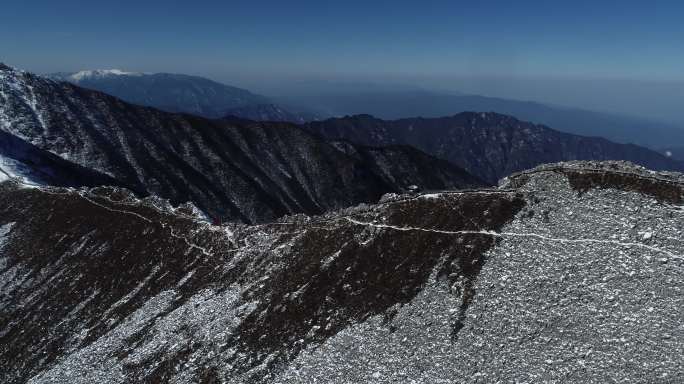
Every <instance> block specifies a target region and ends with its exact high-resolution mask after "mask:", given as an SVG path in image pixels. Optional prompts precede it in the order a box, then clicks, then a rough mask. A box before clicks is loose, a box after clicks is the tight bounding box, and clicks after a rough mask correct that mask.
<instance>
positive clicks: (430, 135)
mask: <svg viewBox="0 0 684 384" xmlns="http://www.w3.org/2000/svg"><path fill="white" fill-rule="evenodd" d="M304 127H305V128H306V129H308V130H310V131H312V132H316V133H318V134H321V135H322V136H324V137H327V138H329V139H344V140H350V141H352V142H355V143H359V144H363V145H376V146H383V145H392V144H407V145H412V146H414V147H416V148H418V149H420V150H423V151H425V152H427V153H430V154H432V155H435V156H437V157H439V158H442V159H445V160H448V161H450V162H452V163H453V164H456V165H458V166H460V167H463V168H465V169H466V170H468V171H469V172H470V173H472V174H474V175H477V176H479V177H481V178H483V179H484V180H487V181H489V182H492V183H494V182H496V181H497V180H498V179H500V178H501V177H503V176H506V175H508V174H510V173H512V172H516V171H520V170H523V169H527V168H531V167H534V166H536V165H539V164H544V163H552V162H558V161H567V160H628V161H632V162H634V163H637V164H641V165H644V166H646V167H649V168H652V169H658V170H681V169H682V166H681V164H679V163H677V162H675V161H673V160H671V159H668V158H666V157H665V156H663V155H661V154H659V153H657V152H654V151H651V150H648V149H646V148H642V147H638V146H635V145H630V144H616V143H612V142H610V141H608V140H605V139H602V138H595V137H584V136H576V135H571V134H567V133H562V132H558V131H555V130H553V129H550V128H548V127H545V126H542V125H536V124H532V123H527V122H523V121H520V120H517V119H515V118H513V117H510V116H505V115H500V114H496V113H473V112H464V113H460V114H458V115H455V116H452V117H443V118H434V119H423V118H412V119H401V120H392V121H386V120H380V119H376V118H373V117H372V116H368V115H358V116H351V117H344V118H340V119H329V120H325V121H320V122H311V123H308V124H306V125H304Z"/></svg>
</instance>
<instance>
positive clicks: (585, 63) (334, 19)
mask: <svg viewBox="0 0 684 384" xmlns="http://www.w3.org/2000/svg"><path fill="white" fill-rule="evenodd" d="M3 3H4V4H3V6H2V15H1V16H0V21H1V22H0V33H1V35H2V39H0V52H2V56H4V58H3V59H4V60H5V61H8V62H11V63H12V64H14V65H17V66H23V67H28V68H29V69H31V68H34V69H36V70H41V71H43V70H53V69H77V68H82V67H92V66H97V67H101V66H125V67H127V68H129V69H136V68H137V69H142V70H155V69H164V68H168V69H170V70H171V69H176V68H178V69H180V68H188V69H189V70H192V69H194V70H196V71H208V72H220V71H221V70H222V69H221V68H225V69H224V70H233V71H239V72H245V73H249V72H263V71H269V72H271V73H275V74H278V73H282V74H306V73H314V74H323V75H327V74H376V73H391V74H422V73H429V74H433V75H434V74H455V73H458V74H470V73H475V74H488V75H490V74H495V75H509V74H536V75H564V76H609V77H629V78H642V79H682V78H684V73H683V69H682V64H683V63H684V47H683V44H682V42H683V41H684V22H682V20H683V19H682V17H683V16H684V2H681V1H650V2H646V1H610V0H604V1H422V2H418V1H388V2H377V1H376V2H372V1H330V2H327V1H320V0H319V1H288V2H286V1H220V2H219V1H216V2H213V1H154V0H153V1H149V0H146V1H126V0H124V1H107V2H98V1H71V0H66V1H65V0H60V1H53V0H50V1H31V0H22V1H17V0H9V1H8V2H3ZM131 67H134V68H131Z"/></svg>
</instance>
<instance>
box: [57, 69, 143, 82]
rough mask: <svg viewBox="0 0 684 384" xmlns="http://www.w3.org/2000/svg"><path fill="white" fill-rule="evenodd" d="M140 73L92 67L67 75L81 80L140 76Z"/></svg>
mask: <svg viewBox="0 0 684 384" xmlns="http://www.w3.org/2000/svg"><path fill="white" fill-rule="evenodd" d="M140 75H142V73H139V72H127V71H123V70H121V69H93V70H83V71H79V72H76V73H73V74H71V75H70V76H69V78H70V79H72V80H75V81H81V80H85V79H91V78H103V77H109V76H140Z"/></svg>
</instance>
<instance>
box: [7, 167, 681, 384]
mask: <svg viewBox="0 0 684 384" xmlns="http://www.w3.org/2000/svg"><path fill="white" fill-rule="evenodd" d="M683 182H684V179H683V178H682V175H667V174H656V173H654V172H651V171H647V170H644V169H640V168H637V167H634V166H632V165H629V164H616V163H610V164H600V163H599V164H596V163H573V164H559V165H553V166H546V167H543V168H539V169H535V170H533V171H531V172H526V173H524V174H518V175H514V176H512V177H511V178H509V179H508V180H506V184H505V185H503V186H502V187H501V188H500V189H487V190H477V191H466V192H445V193H431V194H427V195H422V196H413V197H407V196H403V197H400V198H396V199H393V200H389V201H385V202H384V203H382V204H377V205H372V206H364V207H357V208H353V209H347V210H345V211H340V212H335V213H329V214H326V215H325V216H320V217H303V216H301V215H298V216H293V217H287V218H283V219H282V220H281V221H279V222H276V223H271V224H265V225H258V226H245V225H230V226H226V227H219V226H211V225H209V224H207V223H206V222H202V221H199V220H197V218H196V217H193V215H192V212H191V211H189V210H185V209H177V210H172V209H169V208H166V207H164V206H163V205H161V204H159V201H157V200H155V199H146V200H142V201H141V200H138V199H136V198H134V197H133V196H132V195H130V194H128V193H127V192H126V191H124V190H120V189H113V188H97V189H92V190H81V191H74V190H65V189H57V188H49V189H48V188H24V187H22V186H21V185H19V184H16V183H12V182H4V183H0V292H1V296H0V361H3V365H2V366H0V381H2V382H5V383H24V382H30V383H34V384H37V383H53V382H69V383H92V382H107V383H127V382H131V381H136V382H174V383H198V382H199V383H215V382H227V383H310V382H311V378H312V377H315V378H317V380H319V381H321V382H329V383H338V382H339V383H344V382H358V383H365V382H373V383H383V384H384V383H396V382H407V383H410V382H416V383H424V384H427V383H435V382H440V381H442V382H458V383H476V382H483V381H484V382H525V381H527V382H531V381H539V380H541V381H549V382H552V381H553V382H556V381H558V382H590V383H602V382H606V381H620V382H658V381H661V380H659V379H660V378H665V377H666V378H667V379H668V380H670V379H672V381H675V382H678V381H681V380H680V379H681V378H682V371H681V366H682V358H681V356H682V354H681V353H679V352H681V351H682V350H683V348H684V338H683V336H682V334H681V311H680V310H679V309H680V308H682V305H684V302H683V300H684V295H682V292H681V291H682V283H683V280H682V277H683V276H684V274H683V273H682V272H684V265H683V264H682V262H683V260H684V259H683V255H682V254H681V253H682V252H681V236H680V235H681V233H680V232H681V228H682V226H683V225H684V222H683V220H684V217H682V214H681V213H682V206H681V204H682V197H683V196H684V184H682V183H683Z"/></svg>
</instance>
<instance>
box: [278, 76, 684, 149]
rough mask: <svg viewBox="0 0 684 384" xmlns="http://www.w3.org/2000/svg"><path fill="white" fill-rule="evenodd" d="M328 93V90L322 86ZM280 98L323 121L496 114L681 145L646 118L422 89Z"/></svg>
mask: <svg viewBox="0 0 684 384" xmlns="http://www.w3.org/2000/svg"><path fill="white" fill-rule="evenodd" d="M327 88H331V87H327ZM300 93H301V94H294V95H293V96H292V97H286V95H284V96H283V97H284V98H285V100H287V101H288V102H289V103H295V104H300V105H307V106H308V107H310V108H312V109H313V110H316V111H320V112H319V113H320V114H322V115H325V116H331V117H340V116H345V115H358V114H370V115H373V116H376V117H378V118H381V119H390V120H395V119H404V118H412V117H417V116H421V117H425V118H439V117H443V116H450V115H453V114H455V113H459V112H466V111H480V112H497V113H501V114H505V115H511V116H514V117H516V118H518V119H520V120H525V121H532V122H535V123H539V124H544V125H547V126H550V127H553V128H554V129H557V130H559V131H562V132H567V133H572V134H576V135H583V136H600V137H604V138H606V139H609V140H611V141H614V142H618V143H633V144H637V145H642V146H646V147H649V148H654V149H655V148H663V147H666V146H671V145H672V144H673V143H684V129H682V127H680V126H677V125H674V124H670V123H664V122H659V121H653V120H651V119H647V118H641V117H634V116H623V115H619V114H611V113H606V112H597V111H591V110H585V109H579V108H569V107H562V106H555V105H547V104H543V103H538V102H530V101H520V100H512V99H505V98H497V97H487V96H480V95H469V94H460V93H453V92H451V93H450V92H439V91H431V90H424V89H410V88H406V87H404V88H396V87H395V88H389V89H384V88H383V87H380V86H376V87H371V86H364V85H351V86H347V87H344V86H343V85H337V84H336V85H335V87H334V89H333V90H319V91H316V90H303V91H300Z"/></svg>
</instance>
